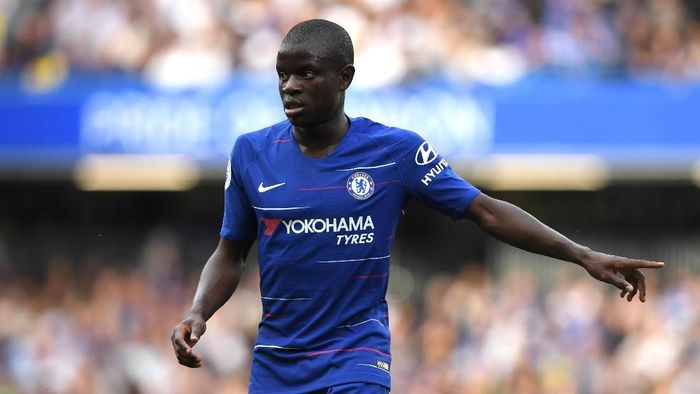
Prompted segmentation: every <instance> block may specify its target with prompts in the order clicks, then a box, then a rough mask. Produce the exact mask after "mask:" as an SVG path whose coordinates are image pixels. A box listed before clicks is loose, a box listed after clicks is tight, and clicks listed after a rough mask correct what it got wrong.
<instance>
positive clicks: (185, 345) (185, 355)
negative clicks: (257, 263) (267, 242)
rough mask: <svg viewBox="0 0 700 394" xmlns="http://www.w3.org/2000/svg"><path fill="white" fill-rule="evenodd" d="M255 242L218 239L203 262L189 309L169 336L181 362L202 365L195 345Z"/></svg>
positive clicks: (233, 287)
mask: <svg viewBox="0 0 700 394" xmlns="http://www.w3.org/2000/svg"><path fill="white" fill-rule="evenodd" d="M252 244H253V241H234V240H228V239H225V238H221V239H220V240H219V245H218V246H217V247H216V250H215V251H214V253H213V254H212V255H211V257H210V258H209V260H208V261H207V263H206V265H204V269H203V270H202V275H201V276H200V278H199V284H198V285H197V292H196V293H195V296H194V300H193V301H192V307H191V308H190V311H189V312H188V313H187V315H186V316H185V318H184V319H183V320H182V321H181V322H180V323H179V324H178V325H177V326H175V329H174V330H173V334H172V336H171V337H170V341H171V342H172V344H173V348H174V349H175V355H176V356H177V361H178V362H180V364H182V365H184V366H186V367H190V368H199V367H201V366H202V359H201V357H199V355H197V354H196V353H193V352H192V347H193V346H194V345H195V344H196V343H197V341H199V338H200V337H201V336H202V334H204V331H206V329H207V326H206V321H207V320H209V318H210V317H211V316H212V315H213V314H214V312H216V311H217V310H218V309H219V308H220V307H221V306H222V305H223V304H224V303H226V301H228V299H229V298H231V295H232V294H233V292H234V291H235V290H236V287H238V282H239V281H240V279H241V275H242V274H243V270H244V269H245V259H246V257H247V256H248V252H249V251H250V247H251V245H252Z"/></svg>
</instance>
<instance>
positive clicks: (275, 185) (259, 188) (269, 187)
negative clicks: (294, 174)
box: [258, 182, 285, 193]
mask: <svg viewBox="0 0 700 394" xmlns="http://www.w3.org/2000/svg"><path fill="white" fill-rule="evenodd" d="M284 184H285V182H282V183H277V184H274V185H270V186H263V183H262V182H260V186H258V191H259V192H260V193H265V192H266V191H270V190H272V189H274V188H276V187H280V186H282V185H284Z"/></svg>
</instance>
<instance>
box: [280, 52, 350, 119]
mask: <svg viewBox="0 0 700 394" xmlns="http://www.w3.org/2000/svg"><path fill="white" fill-rule="evenodd" d="M316 52H318V51H316ZM277 76H278V86H279V92H280V97H281V98H282V104H283V106H284V114H285V115H286V116H287V118H288V119H289V121H290V122H291V123H292V124H293V125H294V126H297V127H302V128H313V127H315V126H318V125H320V124H322V123H325V122H327V121H328V120H330V119H331V118H332V117H333V116H335V115H336V114H337V113H338V111H342V105H343V93H344V91H345V89H347V85H349V82H348V83H345V81H344V78H343V72H341V68H340V67H339V66H338V65H336V64H334V63H333V62H332V61H331V60H330V59H328V58H325V57H321V56H318V55H315V54H314V51H313V50H311V49H309V48H307V47H304V45H299V44H297V45H294V44H292V45H287V44H283V45H282V47H281V48H280V50H279V52H278V53H277Z"/></svg>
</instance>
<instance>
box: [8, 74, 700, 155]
mask: <svg viewBox="0 0 700 394" xmlns="http://www.w3.org/2000/svg"><path fill="white" fill-rule="evenodd" d="M346 102H347V112H348V114H349V115H350V116H367V117H370V118H372V119H374V120H377V121H380V122H383V123H386V124H390V125H395V126H399V127H404V128H409V129H412V130H415V131H417V132H419V133H421V134H422V135H423V136H424V137H425V138H427V139H428V140H430V141H431V142H432V143H433V144H434V145H435V146H436V147H437V148H438V149H439V150H440V151H441V153H443V154H444V155H445V156H446V157H448V158H449V159H451V160H462V159H468V158H473V157H478V156H481V155H488V154H492V153H519V152H545V153H591V154H596V155H600V156H605V157H609V158H625V159H626V160H631V161H635V160H643V161H645V162H648V161H649V160H651V161H654V160H665V159H667V158H678V157H700V121H699V120H700V86H688V85H683V86H680V85H679V86H672V85H666V84H662V83H644V82H641V81H623V82H615V83H603V82H600V81H597V82H590V81H586V82H577V81H561V80H536V79H534V80H526V81H523V82H521V83H519V84H516V85H512V86H507V87H499V88H494V87H483V86H466V85H462V84H457V83H448V82H446V81H424V82H420V83H415V84H412V85H407V86H401V87H395V88H386V89H381V90H374V91H360V90H357V89H352V88H351V90H350V91H349V93H348V98H347V100H346ZM283 116H284V115H283V113H282V107H281V104H280V100H279V97H278V95H277V88H276V85H275V82H274V81H269V80H268V81H261V80H257V79H253V78H237V79H234V80H232V81H231V82H230V83H229V84H228V85H226V86H223V87H221V88H219V89H216V90H211V91H196V92H195V91H190V92H163V91H157V90H153V89H151V88H149V87H148V86H145V85H143V84H141V83H140V82H138V81H135V80H131V79H126V78H104V79H100V78H85V77H73V78H71V79H69V80H68V81H67V82H66V83H64V84H63V85H61V86H60V87H59V88H58V89H56V90H54V91H52V92H50V93H42V94H32V93H27V92H24V91H23V90H22V89H21V88H20V87H19V83H18V82H17V81H16V80H13V79H7V78H6V79H5V80H3V81H0V125H2V126H1V128H2V132H0V165H3V164H4V165H7V164H12V165H16V164H17V163H25V162H30V163H33V164H37V163H40V164H43V165H47V164H48V165H69V164H71V163H72V162H73V161H74V160H76V159H77V158H79V157H80V156H81V155H83V154H87V153H180V154H185V155H188V156H190V157H192V158H193V159H195V160H198V161H201V162H203V163H207V162H220V160H222V159H225V157H226V156H227V155H228V152H229V151H230V148H231V146H232V144H233V142H234V140H235V138H236V137H237V136H238V135H240V134H241V133H244V132H247V131H252V130H256V129H258V128H261V127H263V126H265V125H268V124H271V123H275V122H277V121H280V120H282V119H283Z"/></svg>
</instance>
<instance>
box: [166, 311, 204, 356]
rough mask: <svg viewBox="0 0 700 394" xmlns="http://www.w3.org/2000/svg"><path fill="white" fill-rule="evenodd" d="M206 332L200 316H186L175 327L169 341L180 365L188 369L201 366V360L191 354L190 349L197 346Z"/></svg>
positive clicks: (194, 354)
mask: <svg viewBox="0 0 700 394" xmlns="http://www.w3.org/2000/svg"><path fill="white" fill-rule="evenodd" d="M206 330H207V324H206V322H205V321H204V319H203V318H202V316H200V315H187V317H185V319H184V320H183V321H181V322H180V323H179V324H178V325H177V326H175V329H173V335H171V336H170V341H171V342H172V343H173V349H175V355H176V356H177V361H178V362H179V363H180V364H182V365H184V366H186V367H190V368H199V367H201V366H202V358H201V357H200V356H199V355H198V354H196V353H194V352H192V347H194V345H195V344H197V342H198V341H199V338H201V337H202V334H204V331H206Z"/></svg>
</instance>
